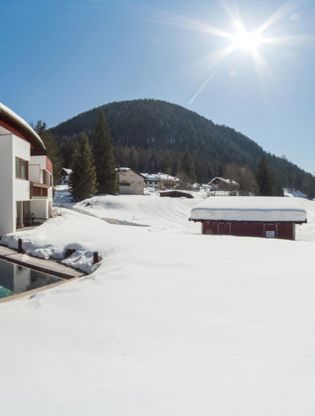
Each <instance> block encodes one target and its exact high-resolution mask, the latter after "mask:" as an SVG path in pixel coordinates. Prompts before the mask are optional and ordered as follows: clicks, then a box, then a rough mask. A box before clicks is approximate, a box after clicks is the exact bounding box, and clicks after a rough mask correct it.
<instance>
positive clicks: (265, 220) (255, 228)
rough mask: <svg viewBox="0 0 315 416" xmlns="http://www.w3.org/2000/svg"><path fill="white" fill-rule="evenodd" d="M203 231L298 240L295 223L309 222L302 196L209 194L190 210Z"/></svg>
mask: <svg viewBox="0 0 315 416" xmlns="http://www.w3.org/2000/svg"><path fill="white" fill-rule="evenodd" d="M190 220H191V221H195V222H197V221H198V222H201V223H202V233H203V234H214V235H235V236H247V237H266V238H281V239H286V240H295V225H296V224H303V223H305V222H307V217H306V210H305V207H304V204H303V200H302V199H300V198H286V197H255V196H252V197H247V196H238V197H209V198H207V199H206V200H205V201H203V202H202V203H201V204H199V205H197V206H196V207H195V208H193V209H192V211H191V218H190Z"/></svg>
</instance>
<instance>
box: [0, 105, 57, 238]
mask: <svg viewBox="0 0 315 416" xmlns="http://www.w3.org/2000/svg"><path fill="white" fill-rule="evenodd" d="M52 187H53V176H52V163H51V161H50V160H49V158H48V157H47V151H46V147H45V145H44V143H43V142H42V140H41V138H40V137H39V136H38V134H37V133H36V132H35V131H34V130H33V129H32V128H31V126H30V125H29V124H28V123H26V122H25V121H24V120H23V119H22V118H21V117H19V116H18V115H17V114H15V113H14V112H13V111H11V110H10V109H9V108H7V107H6V106H5V105H3V104H1V103H0V195H1V196H0V237H1V236H3V235H4V234H7V233H13V232H15V231H16V230H17V229H18V228H23V227H27V226H32V225H36V224H38V223H41V222H43V221H44V220H46V219H48V218H49V217H51V215H52V198H53V191H52V189H53V188H52Z"/></svg>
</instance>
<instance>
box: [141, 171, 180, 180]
mask: <svg viewBox="0 0 315 416" xmlns="http://www.w3.org/2000/svg"><path fill="white" fill-rule="evenodd" d="M141 175H142V176H143V177H144V178H145V179H147V180H148V181H157V182H160V181H166V182H167V181H170V182H178V181H179V179H178V178H176V177H175V176H171V175H168V174H167V173H162V172H158V173H141Z"/></svg>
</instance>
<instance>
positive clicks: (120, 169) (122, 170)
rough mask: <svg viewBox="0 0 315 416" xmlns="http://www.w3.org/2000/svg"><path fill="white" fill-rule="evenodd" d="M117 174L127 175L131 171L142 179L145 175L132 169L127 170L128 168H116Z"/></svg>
mask: <svg viewBox="0 0 315 416" xmlns="http://www.w3.org/2000/svg"><path fill="white" fill-rule="evenodd" d="M115 170H116V173H117V175H120V174H121V173H126V172H128V171H129V170H131V171H132V172H134V173H135V174H136V175H138V176H140V177H141V178H142V179H144V177H143V175H142V174H141V173H140V172H137V171H136V170H134V169H132V168H127V167H119V168H116V169H115Z"/></svg>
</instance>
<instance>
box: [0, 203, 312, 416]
mask: <svg viewBox="0 0 315 416" xmlns="http://www.w3.org/2000/svg"><path fill="white" fill-rule="evenodd" d="M127 198H129V199H127ZM90 202H93V205H91V207H90V208H88V207H86V208H84V209H86V210H89V211H91V212H90V215H84V214H82V213H78V212H73V211H70V210H67V209H62V210H61V211H62V216H58V217H56V218H54V219H52V220H49V221H47V222H46V223H45V224H44V225H42V226H41V227H39V228H37V229H35V230H33V231H29V232H25V233H23V238H27V239H29V240H30V241H32V244H34V245H36V244H39V243H40V242H41V243H42V244H47V245H50V246H51V247H59V248H60V250H62V249H63V248H64V247H66V246H69V245H71V244H78V245H79V246H80V248H81V249H84V250H90V251H93V250H99V251H100V253H101V255H102V257H103V262H102V264H101V266H100V267H99V268H98V269H97V270H96V271H95V272H94V273H93V274H92V275H90V276H87V277H84V278H81V279H78V280H73V281H69V282H67V283H66V284H65V285H62V286H59V287H56V288H54V289H50V290H47V291H44V292H40V293H39V294H37V295H36V296H32V297H26V298H23V299H20V300H17V301H12V302H8V303H3V304H1V305H0V307H1V313H0V327H1V343H0V353H1V377H0V403H1V415H4V416H22V415H23V416H42V415H45V416H55V415H66V416H78V415H79V416H86V415H93V416H103V415H111V416H118V415H119V416H126V415H128V416H129V415H132V416H133V415H135V416H148V415H150V416H161V415H163V416H168V415H170V416H174V415H181V416H192V415H193V416H195V415H198V416H201V415H202V416H209V415H216V416H231V415H242V416H253V415H255V416H266V415H268V416H279V415H286V416H296V415H302V416H306V415H307V416H311V415H313V414H314V413H315V397H314V372H315V358H314V349H315V336H314V325H315V301H314V299H315V276H314V264H313V261H312V259H313V255H314V254H313V253H314V249H315V226H314V224H315V203H314V202H308V201H307V202H306V207H307V210H308V217H309V222H308V224H305V225H301V226H298V233H297V235H298V240H299V241H295V242H293V241H285V240H266V239H259V238H247V237H230V236H229V237H228V236H205V235H201V234H200V224H192V226H193V227H192V228H190V226H191V225H187V219H188V217H189V215H190V211H191V208H192V203H195V204H197V203H198V201H197V200H196V199H194V200H181V199H172V198H159V197H154V196H153V197H151V196H134V197H133V196H129V197H123V196H117V197H97V198H96V199H92V200H90ZM96 202H97V203H96ZM199 202H200V201H199ZM114 204H115V205H114ZM81 205H82V204H81ZM116 210H117V218H118V219H119V220H122V219H124V220H127V219H128V220H130V219H131V220H132V218H133V216H135V217H136V218H135V220H134V221H139V222H146V223H147V225H149V226H148V227H136V226H128V225H125V226H122V225H116V224H109V223H108V222H106V221H104V220H102V219H101V218H105V217H112V218H114V214H115V211H116ZM102 211H103V212H102ZM108 211H109V212H108ZM91 213H97V214H98V217H99V218H97V217H93V216H91ZM184 218H186V219H185V221H184Z"/></svg>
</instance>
